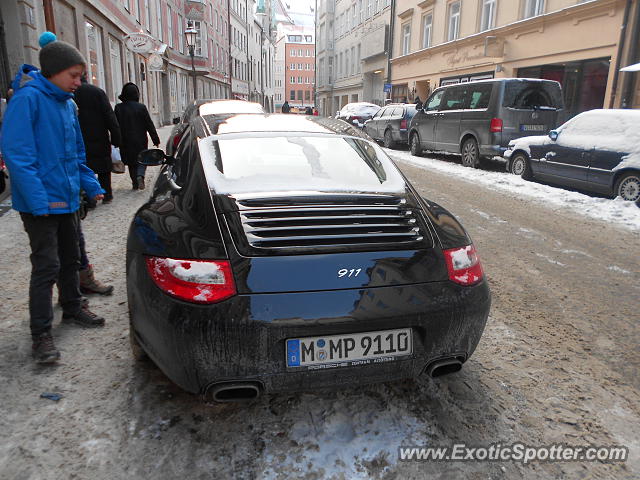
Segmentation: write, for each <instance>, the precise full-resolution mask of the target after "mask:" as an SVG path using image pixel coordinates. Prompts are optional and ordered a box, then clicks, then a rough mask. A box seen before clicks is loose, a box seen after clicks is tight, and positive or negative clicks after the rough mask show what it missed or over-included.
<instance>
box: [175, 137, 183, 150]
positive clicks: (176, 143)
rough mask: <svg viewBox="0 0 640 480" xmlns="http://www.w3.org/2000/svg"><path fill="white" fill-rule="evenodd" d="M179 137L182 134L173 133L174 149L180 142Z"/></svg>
mask: <svg viewBox="0 0 640 480" xmlns="http://www.w3.org/2000/svg"><path fill="white" fill-rule="evenodd" d="M181 139H182V134H177V135H174V137H173V148H174V149H176V148H178V144H179V143H180V140H181Z"/></svg>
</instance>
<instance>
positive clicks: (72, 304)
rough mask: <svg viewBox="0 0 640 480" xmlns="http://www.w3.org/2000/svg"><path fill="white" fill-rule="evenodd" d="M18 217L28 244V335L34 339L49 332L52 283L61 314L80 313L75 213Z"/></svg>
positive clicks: (23, 215)
mask: <svg viewBox="0 0 640 480" xmlns="http://www.w3.org/2000/svg"><path fill="white" fill-rule="evenodd" d="M20 216H21V217H22V223H23V225H24V229H25V231H26V232H27V235H28V236H29V244H30V245H31V257H30V258H31V282H30V284H29V316H30V317H31V324H30V326H31V335H34V336H35V335H39V334H41V333H44V332H48V331H49V330H51V324H52V323H53V305H52V289H53V284H54V283H56V280H57V281H58V286H59V287H60V304H61V305H62V311H63V313H66V314H71V315H75V314H76V313H78V312H79V311H80V305H81V304H80V300H81V295H80V285H79V278H78V268H80V248H79V246H78V222H79V220H78V216H77V215H76V214H75V213H66V214H62V215H49V216H46V217H45V216H38V217H36V216H33V215H31V214H28V213H21V214H20Z"/></svg>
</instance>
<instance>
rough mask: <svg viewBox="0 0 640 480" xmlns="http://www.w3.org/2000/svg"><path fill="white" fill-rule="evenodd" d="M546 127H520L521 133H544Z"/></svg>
mask: <svg viewBox="0 0 640 480" xmlns="http://www.w3.org/2000/svg"><path fill="white" fill-rule="evenodd" d="M545 130H546V128H545V125H520V131H521V132H544V131H545Z"/></svg>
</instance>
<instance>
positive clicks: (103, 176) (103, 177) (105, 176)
mask: <svg viewBox="0 0 640 480" xmlns="http://www.w3.org/2000/svg"><path fill="white" fill-rule="evenodd" d="M98 181H99V182H100V186H101V187H102V188H103V189H104V191H105V192H106V193H105V195H104V198H107V199H108V198H113V191H112V190H111V172H107V173H98Z"/></svg>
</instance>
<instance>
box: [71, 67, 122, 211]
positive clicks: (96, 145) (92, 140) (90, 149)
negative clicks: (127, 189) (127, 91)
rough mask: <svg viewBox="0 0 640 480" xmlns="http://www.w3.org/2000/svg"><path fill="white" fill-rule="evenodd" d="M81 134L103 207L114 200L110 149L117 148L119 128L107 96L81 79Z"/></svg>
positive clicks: (78, 93)
mask: <svg viewBox="0 0 640 480" xmlns="http://www.w3.org/2000/svg"><path fill="white" fill-rule="evenodd" d="M74 97H75V102H76V104H77V105H78V118H79V120H80V130H81V131H82V138H83V139H84V147H85V150H86V155H87V165H88V166H89V168H90V169H91V170H93V171H94V172H95V173H96V174H97V175H98V181H99V182H100V185H101V186H102V188H103V189H104V191H105V192H106V194H105V196H104V199H103V200H102V203H109V202H111V201H112V200H113V190H112V189H111V165H112V162H111V145H113V146H114V147H119V146H120V126H119V125H118V120H117V119H116V116H115V114H114V113H113V109H112V108H111V104H110V103H109V99H108V98H107V94H106V93H105V91H104V90H102V89H101V88H100V87H97V86H95V85H91V84H90V83H88V82H87V77H86V75H85V76H83V77H82V85H80V87H79V88H78V89H77V90H76V92H75V94H74Z"/></svg>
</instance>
